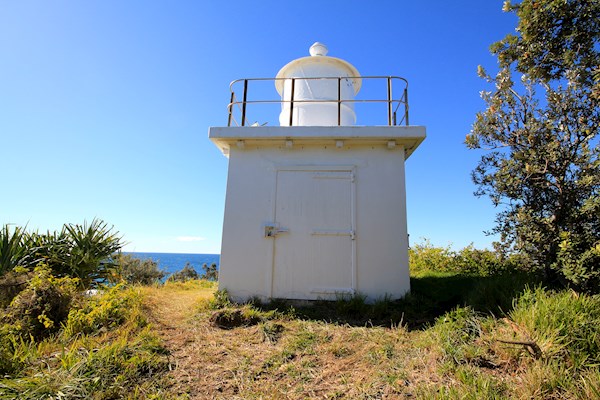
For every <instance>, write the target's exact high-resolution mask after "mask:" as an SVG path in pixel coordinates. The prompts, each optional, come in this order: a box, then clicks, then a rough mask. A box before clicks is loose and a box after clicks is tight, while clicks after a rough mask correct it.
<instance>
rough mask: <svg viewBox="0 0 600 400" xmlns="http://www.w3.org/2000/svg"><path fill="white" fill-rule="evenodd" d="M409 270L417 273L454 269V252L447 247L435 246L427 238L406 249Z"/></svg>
mask: <svg viewBox="0 0 600 400" xmlns="http://www.w3.org/2000/svg"><path fill="white" fill-rule="evenodd" d="M408 257H409V266H410V271H411V273H412V274H413V275H419V274H421V273H423V272H427V271H438V272H447V271H454V270H455V267H454V265H453V264H454V252H453V251H452V250H450V246H448V247H435V246H434V245H433V244H431V242H430V241H429V240H428V239H425V240H424V241H423V243H417V244H415V245H413V246H411V247H410V249H409V250H408Z"/></svg>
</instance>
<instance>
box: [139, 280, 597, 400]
mask: <svg viewBox="0 0 600 400" xmlns="http://www.w3.org/2000/svg"><path fill="white" fill-rule="evenodd" d="M213 290H214V289H210V288H197V290H190V289H189V288H186V287H168V286H166V287H164V288H160V289H157V288H149V289H145V294H146V306H147V309H148V311H150V313H151V315H152V317H151V318H152V319H153V320H154V321H155V324H156V328H157V332H158V333H159V334H160V335H161V336H162V337H163V339H164V341H165V343H166V346H167V348H169V349H170V351H171V356H170V357H171V363H172V364H174V365H176V368H175V369H174V370H173V371H171V373H170V374H171V386H170V388H169V396H170V398H183V399H405V398H422V399H430V398H440V399H459V398H460V399H463V398H466V399H480V398H485V399H487V398H494V399H496V398H497V399H503V398H511V399H512V398H514V399H519V398H561V399H562V398H564V399H583V398H600V394H598V393H599V392H598V388H599V387H600V385H599V382H600V378H599V374H598V372H597V369H591V370H589V371H588V372H585V373H584V374H583V375H582V376H581V378H576V380H571V381H568V382H567V381H566V380H564V379H562V378H561V377H564V376H565V375H566V374H570V371H571V370H569V369H568V365H566V364H565V363H560V362H558V363H555V364H553V361H552V362H550V363H548V362H546V361H545V360H542V359H539V360H538V359H535V358H534V357H533V356H532V355H531V354H528V353H527V351H526V349H525V348H520V347H518V346H517V347H515V346H510V345H507V344H504V343H501V342H498V341H497V340H496V339H501V338H504V339H513V340H519V339H523V338H522V337H521V335H522V333H520V332H518V331H515V329H516V328H515V326H514V324H511V323H510V322H509V321H508V320H507V319H495V318H492V317H489V318H484V317H481V316H479V314H477V313H473V314H470V313H469V311H468V309H463V311H461V310H457V311H456V313H454V314H452V313H451V314H448V315H449V316H448V317H446V316H444V317H443V318H442V319H440V320H438V321H437V322H436V323H435V324H434V325H433V326H431V327H428V328H424V329H422V330H412V329H411V330H409V329H406V328H405V327H403V326H395V327H391V328H390V327H377V326H371V325H369V324H367V325H366V326H351V325H348V324H341V323H327V322H323V321H319V320H318V319H315V318H313V319H302V318H298V317H297V316H296V315H294V314H293V313H291V314H290V313H288V314H285V313H272V312H271V313H269V312H266V311H262V310H260V309H259V308H252V307H250V306H243V307H234V309H235V310H242V311H243V312H255V313H257V315H258V318H257V319H256V320H257V321H260V322H258V323H257V324H255V325H251V326H240V327H237V328H233V329H220V328H218V327H216V326H214V324H212V323H211V316H212V315H213V314H214V311H213V310H211V309H210V307H209V306H208V303H209V301H210V299H211V298H212V293H213ZM453 315H454V317H453ZM453 318H456V319H454V320H453ZM446 319H447V320H448V322H445V321H446ZM471 322H472V323H473V324H474V325H477V330H478V331H477V333H476V334H475V335H472V336H469V335H470V334H468V333H469V332H472V328H473V326H474V325H473V326H472V325H471ZM465 335H466V336H465ZM577 379H578V380H577ZM596 395H598V396H597V397H595V396H596Z"/></svg>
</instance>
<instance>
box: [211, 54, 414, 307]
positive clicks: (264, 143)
mask: <svg viewBox="0 0 600 400" xmlns="http://www.w3.org/2000/svg"><path fill="white" fill-rule="evenodd" d="M265 82H267V83H269V84H273V83H274V85H275V89H276V90H277V92H278V94H279V96H280V97H278V98H277V99H271V100H269V99H268V98H266V99H265V98H262V99H256V97H255V96H253V92H252V88H253V87H254V86H258V85H260V84H264V83H265ZM371 83H373V84H374V86H373V87H377V88H383V90H382V93H378V96H377V97H374V98H373V97H369V98H361V97H360V93H359V92H360V90H361V87H362V88H363V90H364V88H365V87H366V86H367V84H371ZM375 84H376V85H375ZM406 85H407V84H406V81H405V80H404V79H402V78H398V77H392V76H378V77H366V76H364V77H361V76H360V75H359V73H358V71H357V70H356V68H354V66H352V65H351V64H349V63H348V62H346V61H344V60H341V59H339V58H334V57H329V56H327V48H326V47H325V46H324V45H323V44H321V43H315V44H314V45H313V46H312V47H311V48H310V56H308V57H303V58H299V59H296V60H293V61H291V62H290V63H288V64H287V65H285V66H284V67H283V68H282V69H281V70H280V71H279V73H278V74H277V77H276V78H270V79H269V78H260V79H241V80H239V81H235V82H234V83H233V84H232V96H231V104H230V105H229V112H230V114H229V123H228V126H227V127H211V128H210V129H209V138H210V139H211V140H212V141H213V142H214V143H215V145H216V146H217V147H218V148H219V149H221V151H222V152H223V154H225V155H226V156H227V157H229V172H228V178H227V192H226V200H225V216H224V222H223V240H222V248H221V263H220V271H219V289H227V291H228V292H229V294H230V296H231V297H232V298H233V299H235V300H238V301H243V300H247V299H249V298H252V297H258V298H262V299H265V300H268V299H272V298H284V299H299V300H316V299H335V298H338V297H340V296H347V295H353V294H357V293H359V294H362V295H366V296H367V298H368V299H369V300H375V299H377V298H382V297H384V296H388V297H390V298H393V299H394V298H399V297H402V296H403V295H405V294H406V293H407V292H408V291H409V290H410V280H409V272H408V233H407V228H406V191H405V173H404V163H405V161H406V160H407V159H408V158H409V156H410V155H411V154H412V152H413V151H414V150H415V149H416V148H417V147H418V146H419V144H420V143H421V142H422V141H423V140H424V139H425V127H423V126H410V125H408V92H407V88H406ZM260 93H262V92H260ZM393 93H400V95H399V96H397V97H394V96H393ZM275 102H276V103H277V106H278V107H280V110H281V111H280V114H279V126H269V125H268V124H267V125H263V124H261V123H254V124H250V126H249V124H248V121H251V120H252V119H250V117H252V115H251V113H252V112H253V111H256V112H257V114H256V115H262V114H260V110H259V109H260V108H261V107H263V108H264V107H267V106H269V105H272V104H274V103H275ZM279 104H280V106H279ZM362 106H365V109H368V110H371V108H368V107H379V108H377V110H379V111H381V114H380V116H381V118H380V120H381V123H380V124H375V125H371V126H364V125H360V121H361V114H360V110H361V107H362ZM373 113H374V112H373V111H371V112H369V117H373Z"/></svg>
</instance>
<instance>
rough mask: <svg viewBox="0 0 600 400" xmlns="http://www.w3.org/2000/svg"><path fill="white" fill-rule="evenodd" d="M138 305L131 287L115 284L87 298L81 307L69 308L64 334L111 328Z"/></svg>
mask: <svg viewBox="0 0 600 400" xmlns="http://www.w3.org/2000/svg"><path fill="white" fill-rule="evenodd" d="M138 306H139V301H138V294H137V293H136V292H135V291H134V290H133V289H124V288H123V284H119V285H116V286H114V287H112V288H109V289H106V290H105V291H103V292H100V293H99V294H97V295H93V296H91V297H89V298H87V299H86V301H85V302H83V306H82V307H81V308H73V309H71V311H70V312H69V315H68V318H67V321H66V323H65V328H64V335H65V336H66V337H70V336H74V335H76V334H77V333H84V334H93V333H96V332H99V331H101V330H109V329H112V328H114V327H116V326H119V325H120V324H122V323H123V322H124V321H126V320H127V319H128V318H129V317H130V316H131V315H132V314H133V313H134V311H135V310H136V309H137V307H138Z"/></svg>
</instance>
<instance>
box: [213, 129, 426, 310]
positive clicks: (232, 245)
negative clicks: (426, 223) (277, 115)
mask: <svg viewBox="0 0 600 400" xmlns="http://www.w3.org/2000/svg"><path fill="white" fill-rule="evenodd" d="M219 129H221V128H219ZM231 129H235V128H231ZM256 129H260V128H256ZM271 129H272V128H271ZM280 129H286V128H280ZM287 129H290V128H287ZM317 129H318V128H317ZM364 129H367V128H364ZM423 137H424V130H423ZM421 140H422V139H421ZM240 147H241V146H240ZM404 161H405V152H404V148H403V146H402V144H400V145H397V146H396V147H393V148H388V146H386V145H385V144H383V143H382V144H368V145H364V144H361V143H353V142H350V141H347V142H345V143H344V146H343V147H342V148H337V147H336V146H335V142H332V143H331V144H318V145H311V144H302V145H300V144H294V145H293V147H292V148H286V147H285V145H284V144H283V143H280V145H277V146H273V145H272V144H265V145H264V146H263V145H261V143H259V142H256V143H252V144H250V143H248V144H245V145H244V146H243V148H238V147H237V146H235V145H232V146H230V149H229V174H228V181H227V195H226V203H225V218H224V224H223V242H222V248H221V263H220V276H219V288H220V289H227V290H228V291H229V293H230V295H231V296H232V297H234V298H235V299H237V300H245V299H248V298H251V297H253V296H258V297H262V298H269V297H270V296H271V281H272V272H273V270H272V269H273V239H272V238H265V237H264V229H263V226H264V224H265V223H267V222H272V221H273V218H274V216H273V212H274V201H275V189H276V188H275V182H276V170H277V168H278V167H280V166H299V165H303V166H306V165H311V166H355V167H356V227H355V231H356V261H357V271H358V274H357V282H356V290H357V291H358V292H360V293H363V294H366V295H367V296H368V297H369V299H370V300H374V299H376V298H381V297H383V296H384V295H386V294H388V295H391V296H392V297H393V298H399V297H401V296H403V295H404V294H405V293H406V292H407V291H409V289H410V283H409V273H408V235H407V230H406V192H405V180H404Z"/></svg>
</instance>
